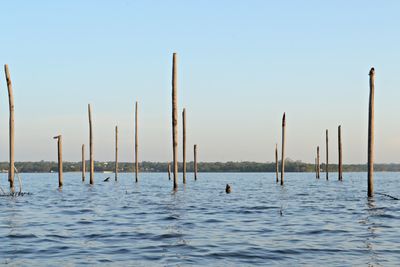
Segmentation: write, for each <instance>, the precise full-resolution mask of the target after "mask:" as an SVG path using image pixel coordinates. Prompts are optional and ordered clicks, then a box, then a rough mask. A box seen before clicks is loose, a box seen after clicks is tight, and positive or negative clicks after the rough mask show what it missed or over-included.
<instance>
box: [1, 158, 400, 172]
mask: <svg viewBox="0 0 400 267" xmlns="http://www.w3.org/2000/svg"><path fill="white" fill-rule="evenodd" d="M63 165H64V171H65V172H79V171H80V170H81V163H80V162H64V163H63ZM118 165H119V171H120V172H132V171H133V168H134V166H133V164H132V163H126V162H121V163H118ZM15 167H16V168H17V170H18V172H57V162H49V161H39V162H16V163H15ZM88 167H89V162H88V161H87V162H86V170H88ZM94 169H95V171H96V172H112V171H114V162H95V167H94ZM139 169H140V171H141V172H167V169H168V163H166V162H148V161H144V162H141V163H139ZM181 169H182V164H179V171H181ZM198 169H199V171H200V172H275V163H259V162H200V163H198ZM343 169H344V171H345V172H365V171H367V165H366V164H349V165H344V166H343ZM0 170H1V171H2V172H7V170H8V162H0ZM324 170H325V164H322V165H321V172H323V171H324ZM329 170H330V171H331V172H335V171H336V170H337V165H335V164H330V165H329ZM187 171H188V172H193V162H188V163H187ZM285 171H286V172H314V171H315V165H314V164H310V163H304V162H301V161H292V160H286V164H285ZM375 171H387V172H399V171H400V164H394V163H391V164H375Z"/></svg>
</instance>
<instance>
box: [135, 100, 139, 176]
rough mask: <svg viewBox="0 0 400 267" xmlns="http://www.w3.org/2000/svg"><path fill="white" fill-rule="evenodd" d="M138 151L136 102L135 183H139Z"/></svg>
mask: <svg viewBox="0 0 400 267" xmlns="http://www.w3.org/2000/svg"><path fill="white" fill-rule="evenodd" d="M138 149H139V138H138V102H137V101H136V104H135V182H136V183H137V182H138V181H139V177H138V173H139V159H138Z"/></svg>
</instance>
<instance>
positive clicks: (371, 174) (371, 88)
mask: <svg viewBox="0 0 400 267" xmlns="http://www.w3.org/2000/svg"><path fill="white" fill-rule="evenodd" d="M374 95H375V69H374V68H371V70H370V71H369V109H368V197H372V196H373V195H374Z"/></svg>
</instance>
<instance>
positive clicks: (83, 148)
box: [82, 144, 86, 182]
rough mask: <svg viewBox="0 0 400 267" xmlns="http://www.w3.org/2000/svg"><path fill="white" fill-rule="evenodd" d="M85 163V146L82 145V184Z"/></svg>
mask: <svg viewBox="0 0 400 267" xmlns="http://www.w3.org/2000/svg"><path fill="white" fill-rule="evenodd" d="M85 173H86V162H85V145H84V144H82V182H84V181H85Z"/></svg>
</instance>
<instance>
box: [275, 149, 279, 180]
mask: <svg viewBox="0 0 400 267" xmlns="http://www.w3.org/2000/svg"><path fill="white" fill-rule="evenodd" d="M278 161H279V159H278V144H275V174H276V182H277V183H279V164H278Z"/></svg>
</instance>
